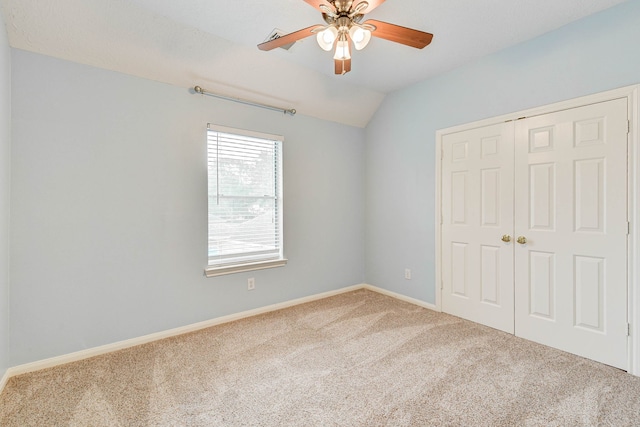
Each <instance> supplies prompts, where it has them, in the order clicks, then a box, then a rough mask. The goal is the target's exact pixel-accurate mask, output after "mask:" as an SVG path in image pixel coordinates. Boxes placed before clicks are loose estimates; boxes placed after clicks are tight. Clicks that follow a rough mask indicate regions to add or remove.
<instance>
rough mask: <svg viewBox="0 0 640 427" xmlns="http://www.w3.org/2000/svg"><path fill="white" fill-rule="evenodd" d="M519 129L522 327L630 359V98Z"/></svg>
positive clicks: (600, 356) (601, 356)
mask: <svg viewBox="0 0 640 427" xmlns="http://www.w3.org/2000/svg"><path fill="white" fill-rule="evenodd" d="M515 135H516V136H515V138H516V148H515V186H516V189H517V190H516V192H515V194H516V196H515V234H516V236H523V237H525V238H526V243H524V244H518V243H517V244H516V247H515V248H514V249H515V333H516V335H518V336H520V337H523V338H526V339H530V340H532V341H537V342H540V343H543V344H547V345H550V346H553V347H556V348H559V349H562V350H565V351H568V352H571V353H575V354H578V355H581V356H584V357H588V358H590V359H593V360H597V361H600V362H603V363H606V364H609V365H612V366H616V367H619V368H623V369H626V367H627V334H626V331H627V329H626V328H627V101H626V99H620V100H614V101H609V102H603V103H599V104H593V105H589V106H585V107H580V108H574V109H571V110H565V111H560V112H556V113H552V114H546V115H542V116H536V117H531V118H528V119H525V120H520V121H518V122H517V123H516V125H515Z"/></svg>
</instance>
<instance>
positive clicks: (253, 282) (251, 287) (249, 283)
mask: <svg viewBox="0 0 640 427" xmlns="http://www.w3.org/2000/svg"><path fill="white" fill-rule="evenodd" d="M255 288H256V279H255V278H253V277H249V279H248V280H247V289H248V290H250V291H252V290H254V289H255Z"/></svg>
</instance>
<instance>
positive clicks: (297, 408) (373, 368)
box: [0, 290, 640, 427]
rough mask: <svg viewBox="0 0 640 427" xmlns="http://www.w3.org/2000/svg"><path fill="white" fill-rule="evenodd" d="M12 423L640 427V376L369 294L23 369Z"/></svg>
mask: <svg viewBox="0 0 640 427" xmlns="http://www.w3.org/2000/svg"><path fill="white" fill-rule="evenodd" d="M0 425H2V426H4V427H13V426H19V427H26V426H39V427H40V426H122V427H125V426H126V427H128V426H602V425H604V426H607V425H609V426H638V425H640V378H637V377H633V376H631V375H629V374H627V373H625V372H622V371H620V370H618V369H615V368H612V367H609V366H605V365H602V364H599V363H596V362H593V361H590V360H586V359H583V358H580V357H577V356H574V355H571V354H567V353H564V352H562V351H559V350H555V349H551V348H548V347H545V346H542V345H539V344H535V343H532V342H529V341H526V340H523V339H520V338H516V337H514V336H513V335H509V334H506V333H503V332H499V331H496V330H494V329H491V328H488V327H485V326H482V325H478V324H475V323H472V322H468V321H465V320H462V319H459V318H457V317H453V316H449V315H446V314H442V313H436V312H433V311H430V310H427V309H424V308H420V307H417V306H415V305H412V304H408V303H405V302H402V301H399V300H396V299H394V298H390V297H387V296H384V295H381V294H378V293H375V292H372V291H368V290H358V291H354V292H349V293H345V294H341V295H338V296H334V297H330V298H326V299H323V300H319V301H315V302H311V303H307V304H302V305H299V306H295V307H291V308H287V309H284V310H280V311H276V312H271V313H267V314H263V315H259V316H255V317H251V318H247V319H243V320H238V321H235V322H231V323H227V324H223V325H219V326H215V327H211V328H208V329H204V330H201V331H197V332H193V333H190V334H185V335H181V336H178V337H173V338H168V339H164V340H161V341H156V342H153V343H149V344H145V345H141V346H138V347H133V348H129V349H125V350H121V351H118V352H114V353H110V354H107V355H102V356H98V357H94V358H91V359H86V360H82V361H79V362H74V363H70V364H67V365H63V366H58V367H55V368H50V369H46V370H42V371H38V372H33V373H29V374H25V375H20V376H16V377H13V378H11V379H10V380H9V383H8V384H7V387H6V388H5V390H4V392H3V393H2V395H0Z"/></svg>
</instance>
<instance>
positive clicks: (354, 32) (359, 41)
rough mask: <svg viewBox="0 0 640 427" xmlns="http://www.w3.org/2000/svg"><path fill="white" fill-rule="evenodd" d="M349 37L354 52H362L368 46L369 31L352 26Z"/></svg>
mask: <svg viewBox="0 0 640 427" xmlns="http://www.w3.org/2000/svg"><path fill="white" fill-rule="evenodd" d="M349 37H351V40H352V41H353V46H354V47H355V48H356V50H362V49H364V48H365V47H366V46H367V45H368V44H369V41H370V40H371V31H369V30H367V29H364V28H362V27H359V26H357V25H354V26H352V27H351V28H350V29H349Z"/></svg>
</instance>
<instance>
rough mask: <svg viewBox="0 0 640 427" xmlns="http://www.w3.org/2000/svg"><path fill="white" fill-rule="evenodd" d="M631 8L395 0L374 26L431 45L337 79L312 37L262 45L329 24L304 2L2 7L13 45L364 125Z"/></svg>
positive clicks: (373, 61)
mask: <svg viewBox="0 0 640 427" xmlns="http://www.w3.org/2000/svg"><path fill="white" fill-rule="evenodd" d="M623 1H624V0H561V1H558V0H536V1H530V0H482V1H478V0H446V1H443V0H387V1H386V2H385V3H384V4H382V5H381V6H379V7H378V8H377V9H375V10H374V11H372V12H371V13H370V14H367V15H366V18H374V19H377V20H380V21H385V22H391V23H394V24H397V25H402V26H405V27H410V28H415V29H418V30H421V31H427V32H430V33H433V34H434V39H433V42H432V43H431V45H429V46H427V47H426V48H425V49H423V50H418V49H413V48H410V47H407V46H403V45H400V44H396V43H392V42H389V41H386V40H382V39H375V38H374V39H373V40H372V41H371V43H370V44H369V46H367V47H366V48H365V49H364V50H362V51H356V52H354V53H353V60H352V64H353V65H352V67H353V69H352V72H350V73H348V74H346V75H343V76H338V75H335V74H334V69H333V60H332V53H331V52H325V51H323V50H321V49H320V47H319V46H318V45H317V43H316V42H315V39H314V37H309V38H307V39H304V40H302V41H300V42H297V43H296V44H295V45H294V46H293V47H292V48H291V49H290V50H283V49H277V50H275V51H270V52H263V51H260V50H258V49H257V47H256V45H257V44H258V43H261V42H263V41H265V39H266V38H267V36H268V35H269V34H270V33H271V32H272V30H273V29H274V28H278V29H280V30H282V31H283V32H285V33H289V32H293V31H296V30H298V29H301V28H304V27H308V26H311V25H315V24H322V23H323V21H322V17H321V15H320V13H319V12H318V11H317V10H315V9H314V8H313V7H310V6H309V5H308V4H306V3H305V1H303V0H267V1H265V0H240V1H229V0H225V1H222V0H180V1H175V0H56V1H53V0H44V1H39V0H38V1H36V0H0V2H1V5H2V10H3V16H4V18H5V20H6V26H7V31H8V35H9V42H10V44H11V46H12V47H15V48H19V49H24V50H28V51H33V52H37V53H42V54H45V55H49V56H54V57H58V58H63V59H67V60H71V61H75V62H79V63H83V64H88V65H92V66H96V67H100V68H105V69H108V70H114V71H119V72H123V73H126V74H131V75H135V76H139V77H144V78H148V79H152V80H157V81H160V82H165V83H170V84H173V85H178V86H183V87H185V90H187V89H188V88H190V87H193V86H195V85H200V86H202V87H204V88H206V89H207V90H210V91H213V92H217V93H220V94H223V95H227V96H232V97H237V98H245V99H250V100H255V101H258V102H265V103H268V104H273V105H279V106H283V107H287V108H295V109H297V111H298V112H299V113H301V114H306V115H310V116H315V117H319V118H322V119H326V120H332V121H336V122H341V123H345V124H349V125H353V126H359V127H364V126H366V124H367V123H368V122H369V120H370V118H371V116H372V115H373V114H374V112H375V111H376V109H377V108H378V106H379V105H380V103H381V102H382V100H383V98H384V96H385V94H386V93H389V92H391V91H394V90H397V89H400V88H403V87H406V86H408V85H410V84H412V83H415V82H418V81H420V80H424V79H427V78H429V77H432V76H434V75H437V74H439V73H443V72H446V71H448V70H451V69H453V68H456V67H458V66H460V65H462V64H464V63H467V62H470V61H473V60H475V59H477V58H479V57H482V56H484V55H487V54H489V53H492V52H495V51H498V50H500V49H503V48H506V47H509V46H511V45H514V44H517V43H519V42H522V41H525V40H528V39H531V38H534V37H536V36H538V35H541V34H543V33H546V32H548V31H551V30H553V29H556V28H558V27H561V26H563V25H565V24H567V23H569V22H571V21H574V20H577V19H580V18H583V17H585V16H587V15H590V14H593V13H596V12H598V11H601V10H604V9H606V8H609V7H612V6H614V5H616V4H618V3H622V2H623Z"/></svg>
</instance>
